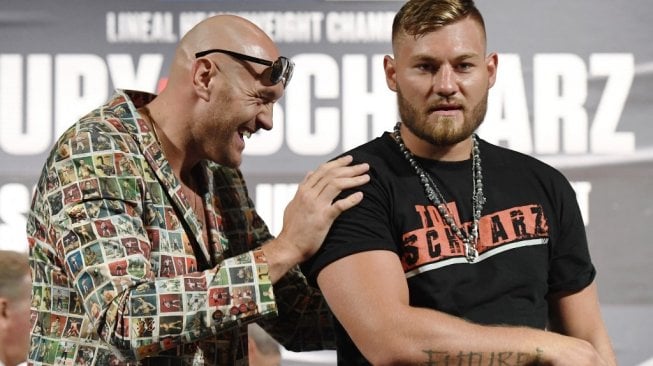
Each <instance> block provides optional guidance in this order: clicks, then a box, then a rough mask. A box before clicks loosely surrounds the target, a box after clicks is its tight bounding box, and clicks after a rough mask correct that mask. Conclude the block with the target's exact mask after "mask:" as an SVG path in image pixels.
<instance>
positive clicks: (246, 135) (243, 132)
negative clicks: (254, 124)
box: [238, 128, 252, 139]
mask: <svg viewBox="0 0 653 366" xmlns="http://www.w3.org/2000/svg"><path fill="white" fill-rule="evenodd" d="M238 133H239V134H240V136H241V137H244V138H248V139H249V138H250V137H251V136H252V131H250V130H247V129H244V128H243V129H241V130H240V131H238Z"/></svg>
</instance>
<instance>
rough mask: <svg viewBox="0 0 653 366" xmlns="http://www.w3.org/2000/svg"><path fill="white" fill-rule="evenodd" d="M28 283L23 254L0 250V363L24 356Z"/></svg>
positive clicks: (11, 362)
mask: <svg viewBox="0 0 653 366" xmlns="http://www.w3.org/2000/svg"><path fill="white" fill-rule="evenodd" d="M31 284H32V279H31V278H30V274H29V266H28V264H27V255H26V254H24V253H19V252H15V251H9V250H0V365H1V366H15V365H18V364H20V363H21V362H23V361H25V359H26V358H27V350H28V347H29V330H30V300H31V293H32V292H31V288H32V285H31Z"/></svg>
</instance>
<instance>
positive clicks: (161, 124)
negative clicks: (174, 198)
mask: <svg viewBox="0 0 653 366" xmlns="http://www.w3.org/2000/svg"><path fill="white" fill-rule="evenodd" d="M155 102H156V99H155V100H154V101H152V102H151V103H150V104H148V105H146V106H144V107H141V108H139V111H140V112H141V115H142V116H143V117H144V118H145V120H146V121H147V122H148V124H149V126H150V129H151V130H152V131H153V133H154V137H155V138H156V139H157V142H158V143H159V145H161V150H163V155H164V156H165V158H166V160H167V161H168V164H170V167H171V168H172V171H173V172H174V173H175V175H176V176H177V177H179V178H180V179H181V180H182V182H184V183H185V184H189V183H190V181H189V179H190V178H191V176H192V170H193V168H194V167H195V166H196V165H197V164H198V163H199V161H200V160H201V159H199V158H197V157H196V155H195V154H193V153H192V151H193V150H192V149H191V148H187V146H189V145H191V144H189V143H188V140H189V139H188V137H187V136H188V135H187V131H183V130H179V129H178V128H176V127H175V126H176V125H175V124H172V123H167V120H166V119H165V118H162V116H163V115H164V113H165V112H163V113H159V110H158V108H157V104H155Z"/></svg>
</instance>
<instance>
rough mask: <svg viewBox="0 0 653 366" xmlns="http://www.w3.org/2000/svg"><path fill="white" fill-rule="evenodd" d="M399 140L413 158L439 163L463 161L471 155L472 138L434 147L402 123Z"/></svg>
mask: <svg viewBox="0 0 653 366" xmlns="http://www.w3.org/2000/svg"><path fill="white" fill-rule="evenodd" d="M400 131H401V138H402V139H403V141H404V144H406V147H407V148H408V149H409V150H410V151H411V153H412V154H413V155H414V156H417V157H420V158H426V159H432V160H439V161H464V160H468V159H469V158H470V156H471V153H472V137H471V136H468V137H467V138H466V139H464V140H463V141H461V142H459V143H456V144H453V145H435V144H433V143H431V142H429V141H426V140H424V139H422V138H420V137H418V136H417V135H415V134H414V133H413V132H412V131H410V129H409V128H408V127H406V125H405V124H404V123H402V124H401V126H400Z"/></svg>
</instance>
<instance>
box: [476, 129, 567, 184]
mask: <svg viewBox="0 0 653 366" xmlns="http://www.w3.org/2000/svg"><path fill="white" fill-rule="evenodd" d="M480 149H481V159H482V161H483V163H484V164H485V163H487V164H491V165H493V166H499V167H504V168H505V169H511V170H513V171H514V172H515V173H518V172H519V171H525V172H529V173H535V174H538V175H548V176H551V177H552V178H554V179H560V178H562V179H565V180H566V178H565V177H564V175H563V174H562V172H560V171H559V170H558V169H557V168H555V167H553V166H551V165H549V164H548V163H546V162H544V161H542V160H540V159H538V158H536V157H534V156H531V155H527V154H524V153H521V152H519V151H515V150H511V149H509V148H506V147H503V146H498V145H494V144H491V143H489V142H487V141H485V140H482V139H481V140H480Z"/></svg>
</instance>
